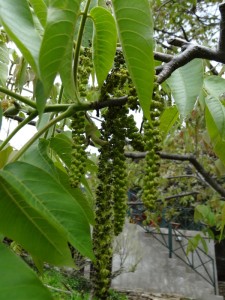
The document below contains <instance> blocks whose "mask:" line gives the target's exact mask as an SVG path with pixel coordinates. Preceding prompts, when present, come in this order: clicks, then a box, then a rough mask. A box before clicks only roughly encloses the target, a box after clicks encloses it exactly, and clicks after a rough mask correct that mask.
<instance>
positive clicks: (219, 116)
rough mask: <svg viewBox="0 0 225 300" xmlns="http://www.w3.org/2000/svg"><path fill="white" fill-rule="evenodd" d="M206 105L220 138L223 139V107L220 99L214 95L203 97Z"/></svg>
mask: <svg viewBox="0 0 225 300" xmlns="http://www.w3.org/2000/svg"><path fill="white" fill-rule="evenodd" d="M205 102H206V106H207V108H208V110H209V112H210V114H211V116H212V118H213V121H214V123H215V125H216V127H217V130H218V133H219V135H220V136H221V139H222V140H224V139H225V107H224V106H223V104H222V103H221V101H220V100H218V99H217V98H214V97H207V98H206V99H205Z"/></svg>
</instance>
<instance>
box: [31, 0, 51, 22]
mask: <svg viewBox="0 0 225 300" xmlns="http://www.w3.org/2000/svg"><path fill="white" fill-rule="evenodd" d="M29 2H30V4H31V5H32V7H33V9H34V12H35V14H36V16H37V17H38V19H39V21H40V23H41V25H42V26H43V27H45V25H46V20H47V5H46V4H45V2H44V1H43V0H30V1H29Z"/></svg>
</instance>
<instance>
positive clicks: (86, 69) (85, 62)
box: [77, 47, 93, 98]
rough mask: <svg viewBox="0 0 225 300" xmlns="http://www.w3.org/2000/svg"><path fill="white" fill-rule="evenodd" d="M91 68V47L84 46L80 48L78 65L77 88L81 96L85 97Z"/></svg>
mask: <svg viewBox="0 0 225 300" xmlns="http://www.w3.org/2000/svg"><path fill="white" fill-rule="evenodd" d="M92 70H93V62H92V52H91V48H87V47H85V48H84V49H82V50H81V53H80V57H79V66H78V76H77V79H78V90H79V93H80V96H81V97H82V98H85V97H87V85H88V80H89V77H90V74H91V72H92Z"/></svg>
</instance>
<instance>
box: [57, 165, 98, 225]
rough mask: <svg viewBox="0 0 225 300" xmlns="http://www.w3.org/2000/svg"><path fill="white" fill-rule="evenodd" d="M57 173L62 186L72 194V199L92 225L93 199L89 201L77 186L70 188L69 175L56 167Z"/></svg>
mask: <svg viewBox="0 0 225 300" xmlns="http://www.w3.org/2000/svg"><path fill="white" fill-rule="evenodd" d="M58 175H59V180H60V183H61V184H62V185H63V186H64V188H65V189H66V190H67V191H68V192H69V193H70V194H71V195H72V196H73V198H74V200H75V201H76V202H77V203H78V204H79V205H80V206H81V207H82V209H83V211H84V213H85V215H86V217H87V219H88V221H89V222H90V223H91V224H92V225H93V224H94V219H95V216H94V208H93V202H94V201H93V199H92V201H91V203H90V202H89V201H88V198H87V196H86V193H85V192H83V191H81V189H79V188H76V189H74V188H71V186H70V183H69V177H68V175H67V174H66V173H64V172H62V171H61V170H59V169H58Z"/></svg>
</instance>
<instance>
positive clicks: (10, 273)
mask: <svg viewBox="0 0 225 300" xmlns="http://www.w3.org/2000/svg"><path fill="white" fill-rule="evenodd" d="M0 257H1V259H0V299H16V300H30V299H35V300H53V297H52V295H51V293H50V292H49V290H48V289H47V288H46V287H45V286H44V285H43V284H42V283H41V281H40V280H39V279H38V277H37V275H36V274H35V272H34V271H33V270H32V269H31V268H29V267H28V265H27V264H26V263H25V262H24V261H23V260H22V259H21V258H20V257H18V255H16V254H15V253H13V252H12V251H11V250H10V249H8V248H7V247H6V246H5V245H3V244H2V243H0Z"/></svg>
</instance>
